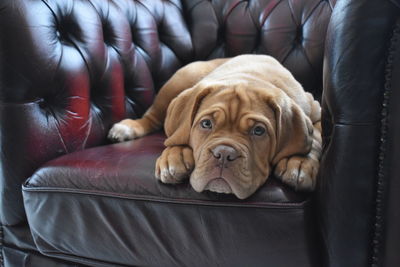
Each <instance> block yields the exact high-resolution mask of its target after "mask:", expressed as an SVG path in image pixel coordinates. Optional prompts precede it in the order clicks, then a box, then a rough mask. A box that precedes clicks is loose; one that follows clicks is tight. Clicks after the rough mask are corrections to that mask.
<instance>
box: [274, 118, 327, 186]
mask: <svg viewBox="0 0 400 267" xmlns="http://www.w3.org/2000/svg"><path fill="white" fill-rule="evenodd" d="M321 142H322V139H321V122H317V123H315V124H314V132H313V143H312V147H311V150H310V152H309V153H308V154H307V155H305V156H301V155H294V156H291V157H287V158H283V159H281V160H280V161H279V162H278V164H277V165H276V166H275V172H274V173H275V176H276V177H277V178H278V179H280V180H281V181H282V182H284V183H285V184H287V185H289V186H291V187H293V188H295V189H296V190H299V191H313V190H314V189H315V186H316V178H317V174H318V169H319V160H320V157H321Z"/></svg>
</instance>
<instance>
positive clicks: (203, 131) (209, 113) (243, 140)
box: [189, 86, 276, 199]
mask: <svg viewBox="0 0 400 267" xmlns="http://www.w3.org/2000/svg"><path fill="white" fill-rule="evenodd" d="M275 125H276V121H275V117H274V111H273V110H272V109H271V108H270V107H269V106H268V105H266V103H265V99H262V98H261V97H260V96H259V94H258V93H257V92H255V91H252V90H251V89H249V88H247V89H245V88H243V87H238V86H236V87H235V88H228V89H222V90H218V91H216V92H214V93H211V94H210V95H208V96H207V97H205V98H204V99H203V100H202V101H201V104H200V106H199V107H198V110H197V112H196V114H195V116H194V120H193V124H192V127H191V132H190V140H189V143H190V146H191V147H192V149H193V154H194V160H195V169H194V170H193V172H192V174H191V176H190V183H191V185H192V187H193V188H194V189H195V190H196V191H197V192H201V191H203V190H210V191H214V192H218V193H233V194H235V195H236V196H237V197H238V198H240V199H244V198H247V197H248V196H250V195H251V194H252V193H254V192H255V191H256V190H257V189H258V188H259V187H260V186H261V185H262V184H263V183H264V182H265V180H266V179H267V177H268V175H269V173H270V162H271V160H272V157H273V155H274V153H275V150H276V144H275V143H276V142H275V140H276V136H275Z"/></svg>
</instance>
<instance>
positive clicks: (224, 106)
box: [196, 86, 271, 125]
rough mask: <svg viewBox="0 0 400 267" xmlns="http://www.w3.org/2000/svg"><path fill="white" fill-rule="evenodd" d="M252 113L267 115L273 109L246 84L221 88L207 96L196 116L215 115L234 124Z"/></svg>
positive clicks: (218, 118) (221, 120)
mask: <svg viewBox="0 0 400 267" xmlns="http://www.w3.org/2000/svg"><path fill="white" fill-rule="evenodd" d="M250 113H251V114H255V113H258V114H260V115H263V116H266V115H267V114H268V115H270V113H271V110H270V109H269V108H268V107H267V105H266V104H265V102H264V101H263V100H262V99H261V97H260V94H259V92H257V91H256V90H252V89H251V88H247V87H245V86H234V87H225V88H219V89H217V90H215V91H214V92H213V93H211V94H209V95H208V96H207V97H205V98H204V99H203V101H202V103H201V104H200V107H199V109H198V112H197V116H196V117H202V116H206V115H213V116H215V119H217V120H219V121H220V122H225V123H227V124H229V125H233V124H237V123H238V122H239V120H240V119H241V118H242V117H243V116H245V115H246V114H250Z"/></svg>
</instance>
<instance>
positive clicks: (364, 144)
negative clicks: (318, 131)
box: [317, 0, 400, 267]
mask: <svg viewBox="0 0 400 267" xmlns="http://www.w3.org/2000/svg"><path fill="white" fill-rule="evenodd" d="M398 14H399V10H398V7H397V6H396V5H394V4H393V3H392V2H390V1H371V0H356V1H338V3H337V4H336V7H335V10H334V12H333V14H332V18H331V22H330V25H329V28H328V35H327V41H326V44H327V45H326V54H325V63H324V93H323V100H322V108H323V138H324V144H325V145H324V148H323V157H322V161H321V169H320V174H319V175H320V180H319V186H318V192H317V201H318V209H319V212H318V214H319V222H320V228H321V231H322V238H323V241H324V244H325V246H326V255H325V265H326V266H352V267H357V266H370V265H371V264H379V263H382V262H383V261H384V260H385V259H384V256H383V254H384V253H383V248H384V246H385V244H387V242H386V241H385V235H386V234H385V231H384V228H385V223H386V222H387V221H388V220H386V219H385V218H384V217H385V216H387V217H388V218H389V217H390V216H391V215H385V210H386V209H385V207H386V205H387V204H388V203H391V202H388V201H389V200H390V196H392V197H394V192H390V190H389V191H388V190H387V189H386V185H387V184H388V183H389V182H392V181H395V180H396V179H395V175H394V174H395V172H396V170H395V169H390V167H389V165H390V164H393V163H394V162H393V159H395V158H396V156H395V154H394V153H395V150H394V149H395V148H394V147H393V146H392V142H393V143H394V142H395V141H394V139H395V138H398V137H395V135H394V134H393V133H394V131H396V129H398V123H397V125H396V122H395V121H394V118H393V114H395V113H392V112H395V111H394V109H395V108H397V107H395V104H393V103H396V99H398V98H396V97H398V96H395V94H393V95H392V96H391V97H390V103H391V106H390V108H388V107H387V104H388V101H389V95H388V94H389V91H391V89H390V88H391V87H392V81H391V80H388V79H390V77H391V76H390V75H388V73H389V72H391V71H392V69H391V68H393V67H394V66H397V65H395V64H392V63H391V62H392V60H391V57H393V55H392V53H394V52H393V51H392V50H393V49H392V50H389V47H393V44H392V45H391V43H392V42H393V41H394V40H395V39H397V37H396V38H394V37H393V28H394V26H395V23H396V19H397V17H398ZM397 31H398V30H397ZM393 70H394V69H393ZM392 76H393V75H392ZM393 77H394V76H393ZM399 100H400V99H399ZM382 122H384V123H382ZM396 127H397V128H396ZM386 128H388V129H386ZM397 158H398V156H397ZM390 159H392V161H391V162H390ZM389 170H390V171H389ZM397 173H399V172H398V169H397ZM396 183H399V182H398V181H396ZM392 190H397V192H398V188H397V189H392ZM386 193H391V194H389V199H388V195H387V194H386ZM397 198H398V197H397ZM390 201H392V200H390ZM389 207H390V205H389ZM397 220H398V214H397ZM388 225H390V223H389V224H388ZM397 225H398V224H397ZM393 231H398V229H397V230H395V229H393ZM385 242H386V243H385ZM396 242H397V243H399V242H398V241H396ZM393 243H395V242H394V241H393ZM397 248H398V244H397ZM397 257H398V256H397ZM373 266H381V265H373ZM385 266H398V264H397V265H385Z"/></svg>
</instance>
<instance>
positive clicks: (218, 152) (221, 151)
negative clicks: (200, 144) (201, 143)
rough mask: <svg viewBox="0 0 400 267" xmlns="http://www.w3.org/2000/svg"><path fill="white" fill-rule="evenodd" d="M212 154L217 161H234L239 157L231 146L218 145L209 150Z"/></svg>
mask: <svg viewBox="0 0 400 267" xmlns="http://www.w3.org/2000/svg"><path fill="white" fill-rule="evenodd" d="M211 152H212V154H213V155H214V157H215V158H216V159H218V160H219V161H234V160H235V159H237V158H238V157H239V153H238V152H237V151H236V149H234V148H233V147H231V146H226V145H219V146H216V147H214V148H213V149H212V150H211Z"/></svg>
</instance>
